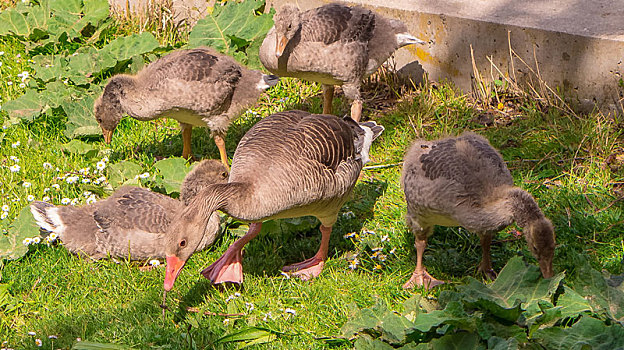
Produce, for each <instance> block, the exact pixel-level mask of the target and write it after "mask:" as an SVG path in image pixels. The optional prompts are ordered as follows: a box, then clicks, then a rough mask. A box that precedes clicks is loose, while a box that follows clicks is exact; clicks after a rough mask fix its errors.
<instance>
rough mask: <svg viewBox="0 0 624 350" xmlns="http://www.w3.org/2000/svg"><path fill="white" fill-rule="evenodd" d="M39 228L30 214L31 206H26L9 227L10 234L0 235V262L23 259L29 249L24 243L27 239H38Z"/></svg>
mask: <svg viewBox="0 0 624 350" xmlns="http://www.w3.org/2000/svg"><path fill="white" fill-rule="evenodd" d="M38 236H39V226H37V224H36V223H35V219H34V218H33V216H32V214H31V213H30V206H28V205H27V206H25V207H24V208H22V210H21V211H20V212H19V214H18V215H17V218H15V221H13V223H12V224H11V226H10V227H9V230H8V233H7V234H6V235H3V234H2V233H0V261H1V260H2V259H8V260H15V259H18V258H21V257H22V256H23V255H24V254H26V252H28V247H27V246H25V245H24V244H23V243H22V242H23V241H24V239H26V238H31V237H38Z"/></svg>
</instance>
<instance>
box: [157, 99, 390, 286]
mask: <svg viewBox="0 0 624 350" xmlns="http://www.w3.org/2000/svg"><path fill="white" fill-rule="evenodd" d="M382 131H383V127H382V126H379V125H377V124H376V123H375V122H366V123H359V124H358V123H356V122H355V121H353V120H352V119H351V118H349V117H345V119H344V120H343V119H340V118H338V117H335V116H332V115H322V114H310V113H308V112H303V111H286V112H281V113H276V114H273V115H270V116H268V117H266V118H264V119H262V120H260V121H259V122H258V123H257V124H256V125H254V126H253V127H252V128H251V129H250V130H249V131H248V132H247V134H245V136H243V138H242V139H241V141H240V143H239V144H238V148H237V149H236V152H235V153H234V159H233V160H232V170H231V172H230V178H229V182H228V183H227V184H217V185H213V186H210V187H208V188H206V189H204V190H203V191H202V192H201V193H199V194H198V195H197V196H196V197H195V199H193V201H192V202H191V203H190V204H189V205H188V206H187V207H186V208H185V209H184V211H182V213H181V214H180V215H179V217H178V218H177V219H175V220H174V221H173V223H172V225H171V226H170V227H169V231H170V232H169V234H168V238H167V239H168V243H167V248H166V255H167V269H166V275H165V283H164V288H165V291H168V290H170V289H171V288H172V287H173V284H174V282H175V279H176V278H177V276H178V274H179V273H180V270H181V269H182V267H183V266H184V264H185V263H186V261H187V260H188V259H189V257H190V256H191V255H192V254H193V252H195V250H196V249H195V247H196V246H197V245H198V244H199V242H201V241H202V239H203V237H202V235H203V234H202V231H201V230H200V229H199V228H201V227H204V226H205V225H206V222H207V220H208V217H209V216H210V215H211V214H212V213H213V212H214V211H215V210H222V211H224V212H226V213H227V214H229V215H231V216H232V217H234V218H237V219H239V220H242V221H248V222H251V224H250V226H249V231H248V232H247V234H246V235H245V236H243V237H242V238H240V239H239V240H237V241H236V242H234V243H233V244H232V245H231V246H230V247H229V248H228V249H227V251H226V252H225V253H224V254H223V255H222V256H221V257H220V258H219V259H218V260H217V261H216V262H214V263H213V264H212V265H210V266H209V267H208V268H206V269H205V270H203V271H202V274H203V275H204V276H205V277H206V278H208V279H210V280H211V281H212V283H214V284H219V283H224V282H231V283H242V282H243V273H242V272H243V271H242V265H241V264H242V249H243V247H244V246H245V244H247V243H248V242H249V241H250V240H252V239H253V238H254V237H255V236H256V235H257V234H258V233H259V232H260V229H261V227H262V222H263V221H264V220H270V219H281V218H292V217H299V216H305V215H312V216H315V217H317V218H318V219H319V221H320V222H321V227H320V231H321V234H322V238H321V245H320V248H319V250H318V252H317V253H316V255H314V256H313V257H312V258H310V259H307V260H305V261H303V262H300V263H297V264H293V265H290V266H286V267H284V271H287V272H291V273H292V274H293V275H296V276H299V277H300V278H302V279H310V278H313V277H316V276H318V275H319V274H320V273H321V270H322V269H323V265H324V261H325V259H326V258H327V250H328V245H329V236H330V233H331V231H332V226H333V225H334V223H335V222H336V220H337V216H338V211H339V210H340V208H341V207H342V205H343V204H344V203H345V201H346V200H347V197H348V195H349V194H350V193H351V191H352V190H353V187H354V186H355V182H356V181H357V179H358V176H359V174H360V170H361V169H362V166H363V164H365V163H366V162H367V161H368V160H369V157H368V152H369V149H370V146H371V143H372V142H373V140H375V138H377V137H378V136H379V134H381V132H382Z"/></svg>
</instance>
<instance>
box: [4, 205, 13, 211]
mask: <svg viewBox="0 0 624 350" xmlns="http://www.w3.org/2000/svg"><path fill="white" fill-rule="evenodd" d="M9 210H11V207H9V205H8V204H5V205H3V206H2V211H9Z"/></svg>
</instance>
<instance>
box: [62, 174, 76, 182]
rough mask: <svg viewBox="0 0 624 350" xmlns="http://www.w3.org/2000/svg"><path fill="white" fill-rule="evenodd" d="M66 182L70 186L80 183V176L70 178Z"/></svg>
mask: <svg viewBox="0 0 624 350" xmlns="http://www.w3.org/2000/svg"><path fill="white" fill-rule="evenodd" d="M65 181H66V182H67V183H68V184H75V183H76V182H78V176H76V175H74V176H70V177H68V178H66V179H65Z"/></svg>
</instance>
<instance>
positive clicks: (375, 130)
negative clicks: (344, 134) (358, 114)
mask: <svg viewBox="0 0 624 350" xmlns="http://www.w3.org/2000/svg"><path fill="white" fill-rule="evenodd" d="M360 126H365V127H368V128H369V129H371V131H372V132H373V141H375V139H377V138H378V137H379V135H381V133H382V132H383V131H384V130H386V128H384V127H383V126H382V125H378V124H377V123H375V122H374V121H372V120H370V121H367V122H363V123H360Z"/></svg>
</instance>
